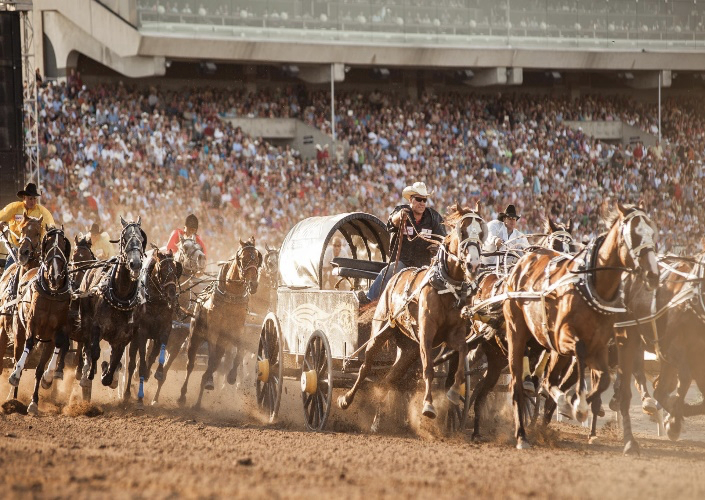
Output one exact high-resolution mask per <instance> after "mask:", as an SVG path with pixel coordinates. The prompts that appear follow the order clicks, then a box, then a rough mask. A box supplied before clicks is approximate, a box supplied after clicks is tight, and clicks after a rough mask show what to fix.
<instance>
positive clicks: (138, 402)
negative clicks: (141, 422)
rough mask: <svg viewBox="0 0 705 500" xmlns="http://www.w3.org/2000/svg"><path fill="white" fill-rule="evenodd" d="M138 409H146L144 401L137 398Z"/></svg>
mask: <svg viewBox="0 0 705 500" xmlns="http://www.w3.org/2000/svg"><path fill="white" fill-rule="evenodd" d="M137 411H144V401H143V400H142V399H138V400H137Z"/></svg>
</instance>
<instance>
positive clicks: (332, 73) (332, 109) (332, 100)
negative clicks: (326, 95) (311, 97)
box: [330, 63, 335, 142]
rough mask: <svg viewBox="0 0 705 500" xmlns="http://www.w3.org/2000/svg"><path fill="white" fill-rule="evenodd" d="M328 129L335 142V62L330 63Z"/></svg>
mask: <svg viewBox="0 0 705 500" xmlns="http://www.w3.org/2000/svg"><path fill="white" fill-rule="evenodd" d="M330 131H331V137H333V142H335V64H333V63H331V65H330Z"/></svg>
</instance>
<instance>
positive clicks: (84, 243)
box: [76, 233, 93, 248]
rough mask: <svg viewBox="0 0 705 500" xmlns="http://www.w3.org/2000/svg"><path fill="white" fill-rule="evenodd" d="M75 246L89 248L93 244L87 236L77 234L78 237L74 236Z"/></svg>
mask: <svg viewBox="0 0 705 500" xmlns="http://www.w3.org/2000/svg"><path fill="white" fill-rule="evenodd" d="M76 246H77V247H88V248H91V247H92V246H93V242H92V241H91V239H90V238H89V234H81V233H79V234H78V236H76Z"/></svg>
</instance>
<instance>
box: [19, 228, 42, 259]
mask: <svg viewBox="0 0 705 500" xmlns="http://www.w3.org/2000/svg"><path fill="white" fill-rule="evenodd" d="M29 224H31V222H29V223H27V224H25V226H23V228H22V229H24V228H25V227H27V226H28V225H29ZM21 231H22V230H21V229H20V235H21ZM41 232H42V226H41V224H40V225H39V234H40V235H41ZM21 236H22V237H21V238H20V239H19V240H18V241H17V248H18V249H19V248H20V247H21V246H22V244H23V243H24V241H25V240H29V260H32V259H34V258H36V257H37V245H41V242H42V238H41V237H40V238H39V241H38V242H37V244H36V245H34V244H32V238H30V237H29V236H28V235H26V234H25V235H21Z"/></svg>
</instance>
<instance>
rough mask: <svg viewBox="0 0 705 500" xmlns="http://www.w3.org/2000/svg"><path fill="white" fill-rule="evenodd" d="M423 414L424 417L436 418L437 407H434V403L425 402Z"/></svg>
mask: <svg viewBox="0 0 705 500" xmlns="http://www.w3.org/2000/svg"><path fill="white" fill-rule="evenodd" d="M421 414H422V415H423V416H424V417H428V418H436V409H435V408H434V407H433V403H429V402H425V403H424V404H423V411H422V412H421Z"/></svg>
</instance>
